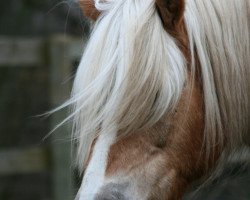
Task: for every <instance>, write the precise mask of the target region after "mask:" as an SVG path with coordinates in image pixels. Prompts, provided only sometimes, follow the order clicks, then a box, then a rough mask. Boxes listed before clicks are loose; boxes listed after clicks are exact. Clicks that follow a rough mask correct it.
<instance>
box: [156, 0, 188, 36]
mask: <svg viewBox="0 0 250 200" xmlns="http://www.w3.org/2000/svg"><path fill="white" fill-rule="evenodd" d="M156 7H157V9H158V11H159V14H160V17H161V19H162V22H163V23H164V27H165V28H166V29H167V30H170V31H173V30H176V28H177V27H178V25H179V24H180V23H181V22H182V19H183V15H184V10H185V0H156Z"/></svg>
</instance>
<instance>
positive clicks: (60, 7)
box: [0, 0, 250, 200]
mask: <svg viewBox="0 0 250 200" xmlns="http://www.w3.org/2000/svg"><path fill="white" fill-rule="evenodd" d="M89 32H90V29H89V22H88V20H86V19H85V18H84V17H83V16H82V13H81V10H80V8H79V6H78V4H77V3H76V2H74V1H72V0H65V1H59V0H42V1H38V0H8V1H4V0H1V1H0V200H17V199H18V200H71V199H72V200H73V199H74V195H75V193H76V191H77V188H78V187H79V183H80V179H79V178H77V177H78V174H77V173H76V172H75V171H76V170H75V167H74V163H72V162H71V150H70V145H71V141H70V127H69V125H65V126H63V127H61V128H59V129H58V130H56V131H55V133H53V134H52V135H50V136H49V137H47V138H45V136H46V135H47V134H48V133H49V132H50V130H52V129H53V128H54V127H55V126H56V125H57V124H58V123H59V122H60V121H61V120H62V119H63V118H64V117H65V116H66V115H67V110H62V111H60V112H58V113H56V114H53V115H52V116H50V117H49V118H46V119H45V118H41V117H37V115H39V114H42V113H44V112H46V111H48V110H51V109H52V108H55V107H56V106H58V105H60V104H61V103H62V102H64V101H65V100H66V99H67V98H68V97H69V95H70V87H71V82H72V76H73V74H74V72H75V70H76V67H77V64H78V62H79V59H80V56H81V54H82V51H83V49H84V45H85V44H86V41H87V38H88V35H89ZM238 169H241V170H238ZM189 195H190V194H189ZM189 199H194V197H193V196H189ZM197 199H207V200H208V199H209V200H214V199H218V200H223V199H224V200H228V199H230V200H238V199H240V200H245V199H246V200H249V199H250V170H249V167H246V168H244V170H242V165H241V163H238V162H237V163H234V164H233V165H230V166H229V168H228V170H227V171H226V172H225V173H224V174H223V176H222V177H221V178H220V179H218V180H217V181H215V182H214V184H213V185H212V186H210V187H207V188H205V189H204V190H203V191H202V192H200V193H199V194H198V195H197Z"/></svg>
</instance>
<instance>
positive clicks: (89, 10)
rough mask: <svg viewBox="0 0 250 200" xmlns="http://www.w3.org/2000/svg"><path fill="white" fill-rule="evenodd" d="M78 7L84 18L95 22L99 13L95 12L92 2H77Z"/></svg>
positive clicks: (88, 0) (80, 0)
mask: <svg viewBox="0 0 250 200" xmlns="http://www.w3.org/2000/svg"><path fill="white" fill-rule="evenodd" d="M79 4H80V7H81V9H82V11H83V14H84V16H86V17H88V18H90V19H92V20H96V19H97V17H98V16H99V14H100V13H99V11H97V10H96V8H95V5H94V1H93V0H79Z"/></svg>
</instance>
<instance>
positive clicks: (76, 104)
mask: <svg viewBox="0 0 250 200" xmlns="http://www.w3.org/2000/svg"><path fill="white" fill-rule="evenodd" d="M95 2H96V7H97V9H99V10H101V11H102V15H101V17H100V18H99V19H98V21H97V22H96V25H95V27H94V30H93V33H92V35H91V38H90V41H89V44H88V46H87V48H86V50H85V53H84V55H83V57H82V60H81V63H80V65H79V68H78V71H77V74H76V78H75V82H74V87H73V92H72V97H71V99H70V100H69V101H68V103H67V104H72V105H73V111H72V114H71V116H70V117H73V121H74V129H73V132H74V137H75V138H76V139H77V140H78V163H79V165H80V169H83V167H82V165H83V163H84V162H85V161H86V159H87V156H88V153H89V149H90V145H91V143H92V142H93V140H94V139H95V137H96V136H97V135H98V134H109V133H110V132H111V131H112V132H114V131H115V132H116V133H117V134H127V133H129V132H132V131H136V130H138V129H140V128H145V127H148V126H152V125H153V124H155V123H156V122H157V121H158V120H159V119H160V118H161V117H163V115H165V114H167V113H169V112H171V111H172V109H173V108H174V107H175V106H176V104H177V102H178V99H179V97H180V96H181V94H182V89H183V85H184V82H185V81H186V78H187V73H186V68H187V67H186V61H185V59H184V57H183V55H182V53H181V51H180V50H179V49H178V47H177V45H176V43H175V40H174V38H172V37H171V36H170V35H169V34H168V33H167V32H166V31H165V30H164V28H163V26H162V22H161V19H160V17H159V15H158V13H157V10H156V7H155V0H147V1H145V0H107V1H102V0H96V1H95ZM186 3H187V7H186V12H185V22H186V26H187V31H188V34H189V40H190V50H191V53H192V55H193V58H194V57H195V52H196V53H197V55H198V58H199V60H200V64H201V74H202V80H203V90H204V101H205V112H206V116H205V124H206V128H205V133H206V134H205V135H206V137H207V138H206V141H207V142H208V143H209V145H215V144H216V142H217V141H219V142H220V143H223V141H224V138H225V137H226V139H228V140H229V141H230V144H232V145H235V144H237V143H238V142H239V141H240V140H241V137H242V135H243V134H244V133H246V132H247V131H249V125H248V123H249V118H250V116H249V110H250V107H249V96H250V95H249V91H250V88H249V80H248V77H250V76H249V75H250V74H249V71H250V67H249V63H250V49H249V46H250V45H249V33H250V30H249V28H250V15H249V12H250V2H249V1H248V0H206V1H201V0H187V1H186ZM193 67H195V66H193ZM225 134H226V136H225Z"/></svg>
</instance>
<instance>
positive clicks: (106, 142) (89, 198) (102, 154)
mask: <svg viewBox="0 0 250 200" xmlns="http://www.w3.org/2000/svg"><path fill="white" fill-rule="evenodd" d="M115 138H116V132H112V133H108V134H101V135H100V136H99V138H98V139H97V142H96V144H95V146H94V149H93V153H92V158H91V160H90V162H89V165H88V167H87V169H86V171H85V175H84V177H83V181H82V186H81V189H80V191H79V193H80V194H79V197H80V198H79V200H94V197H95V195H96V194H97V193H98V191H99V189H100V188H101V187H102V186H103V184H104V179H105V171H106V165H107V160H108V153H109V149H110V146H111V145H112V144H113V142H114V140H115Z"/></svg>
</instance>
